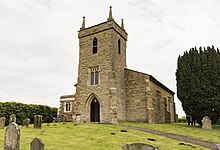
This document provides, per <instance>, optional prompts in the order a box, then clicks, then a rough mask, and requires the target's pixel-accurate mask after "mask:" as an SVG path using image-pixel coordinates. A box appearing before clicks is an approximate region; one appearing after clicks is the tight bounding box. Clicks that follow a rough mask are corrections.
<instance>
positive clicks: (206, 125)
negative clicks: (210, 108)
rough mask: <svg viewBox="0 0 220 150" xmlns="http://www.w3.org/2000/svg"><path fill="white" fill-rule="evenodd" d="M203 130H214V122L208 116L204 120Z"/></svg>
mask: <svg viewBox="0 0 220 150" xmlns="http://www.w3.org/2000/svg"><path fill="white" fill-rule="evenodd" d="M202 129H204V130H212V120H210V119H209V117H208V116H205V117H203V119H202Z"/></svg>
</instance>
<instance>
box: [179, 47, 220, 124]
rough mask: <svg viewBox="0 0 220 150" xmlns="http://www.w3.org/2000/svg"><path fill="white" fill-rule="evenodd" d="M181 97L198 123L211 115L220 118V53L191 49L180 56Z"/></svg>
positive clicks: (184, 106)
mask: <svg viewBox="0 0 220 150" xmlns="http://www.w3.org/2000/svg"><path fill="white" fill-rule="evenodd" d="M176 81H177V97H178V99H179V100H180V101H181V102H182V107H183V110H184V111H185V113H186V114H187V115H190V116H193V117H194V118H195V119H196V120H197V122H198V123H200V124H201V120H202V118H203V117H204V116H209V117H210V118H211V120H212V123H213V124H214V123H215V122H216V121H217V120H218V119H219V118H220V52H219V49H218V48H217V49H216V48H215V47H214V46H212V47H207V48H201V47H200V48H199V50H197V48H191V49H190V50H189V51H186V52H184V54H183V55H182V56H179V57H178V62H177V70H176Z"/></svg>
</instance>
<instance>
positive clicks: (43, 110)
mask: <svg viewBox="0 0 220 150" xmlns="http://www.w3.org/2000/svg"><path fill="white" fill-rule="evenodd" d="M56 113H57V108H52V107H49V106H45V105H33V104H22V103H16V102H5V103H2V102H0V117H5V118H6V124H8V119H9V116H10V115H11V114H15V115H16V123H17V124H22V121H23V120H24V119H26V118H29V119H30V122H31V123H33V122H34V115H42V122H47V123H50V122H52V121H53V118H54V117H56Z"/></svg>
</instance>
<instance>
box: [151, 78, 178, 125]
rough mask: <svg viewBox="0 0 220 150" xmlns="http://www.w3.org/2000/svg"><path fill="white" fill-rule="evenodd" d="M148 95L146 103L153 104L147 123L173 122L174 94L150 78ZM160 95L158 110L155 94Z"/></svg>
mask: <svg viewBox="0 0 220 150" xmlns="http://www.w3.org/2000/svg"><path fill="white" fill-rule="evenodd" d="M149 83H150V92H149V93H150V94H149V96H148V101H149V102H150V103H152V104H153V107H152V109H151V110H152V113H151V114H150V115H149V123H164V122H174V120H175V119H174V113H175V111H174V93H173V92H172V91H171V90H169V89H168V88H167V87H165V86H164V85H163V84H161V83H160V82H159V81H157V80H156V79H155V78H154V77H152V76H150V82H149ZM157 92H159V93H160V106H159V108H160V109H158V107H157V104H156V103H157V102H156V99H157V98H156V94H157Z"/></svg>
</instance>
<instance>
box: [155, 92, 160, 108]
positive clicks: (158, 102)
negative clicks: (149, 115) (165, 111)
mask: <svg viewBox="0 0 220 150" xmlns="http://www.w3.org/2000/svg"><path fill="white" fill-rule="evenodd" d="M160 98H161V93H160V91H157V92H156V100H157V109H158V110H160Z"/></svg>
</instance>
